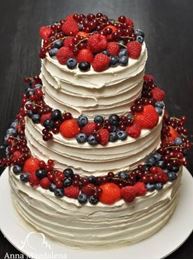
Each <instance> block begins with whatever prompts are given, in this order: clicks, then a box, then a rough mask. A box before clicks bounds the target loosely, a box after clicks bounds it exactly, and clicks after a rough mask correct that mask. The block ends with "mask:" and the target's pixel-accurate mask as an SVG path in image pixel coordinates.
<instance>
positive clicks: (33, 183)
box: [29, 174, 40, 187]
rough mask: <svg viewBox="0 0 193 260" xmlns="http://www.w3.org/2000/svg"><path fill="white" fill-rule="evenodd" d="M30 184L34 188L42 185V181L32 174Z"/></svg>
mask: <svg viewBox="0 0 193 260" xmlns="http://www.w3.org/2000/svg"><path fill="white" fill-rule="evenodd" d="M29 183H30V185H31V186H32V187H34V186H38V185H39V184H40V180H39V178H38V177H37V176H36V175H35V174H30V176H29Z"/></svg>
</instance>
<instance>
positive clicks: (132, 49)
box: [127, 41, 141, 59]
mask: <svg viewBox="0 0 193 260" xmlns="http://www.w3.org/2000/svg"><path fill="white" fill-rule="evenodd" d="M127 51H128V55H129V57H130V58H132V59H138V58H139V56H140V54H141V44H140V43H139V42H137V41H131V42H128V43H127Z"/></svg>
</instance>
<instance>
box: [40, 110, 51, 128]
mask: <svg viewBox="0 0 193 260" xmlns="http://www.w3.org/2000/svg"><path fill="white" fill-rule="evenodd" d="M50 118H51V113H50V112H49V113H46V114H42V115H41V117H40V123H41V124H42V125H43V123H44V122H45V121H46V120H47V119H48V120H49V119H50Z"/></svg>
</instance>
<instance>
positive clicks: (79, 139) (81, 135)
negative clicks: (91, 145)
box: [76, 133, 87, 144]
mask: <svg viewBox="0 0 193 260" xmlns="http://www.w3.org/2000/svg"><path fill="white" fill-rule="evenodd" d="M76 141H77V142H78V143H79V144H84V143H85V142H86V141H87V136H86V134H84V133H79V134H78V135H77V136H76Z"/></svg>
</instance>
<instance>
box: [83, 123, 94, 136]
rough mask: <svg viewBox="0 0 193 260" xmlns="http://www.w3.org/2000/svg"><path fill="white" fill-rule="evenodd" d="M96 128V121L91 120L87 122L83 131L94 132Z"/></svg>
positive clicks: (86, 132)
mask: <svg viewBox="0 0 193 260" xmlns="http://www.w3.org/2000/svg"><path fill="white" fill-rule="evenodd" d="M95 129H96V123H94V122H89V123H88V124H86V125H85V126H84V127H83V128H82V129H81V132H82V133H84V134H86V135H87V136H88V135H91V134H93V132H94V130H95Z"/></svg>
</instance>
